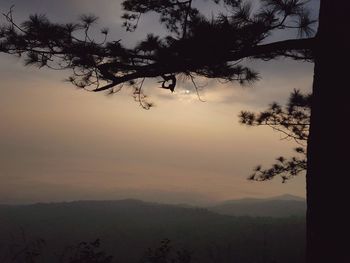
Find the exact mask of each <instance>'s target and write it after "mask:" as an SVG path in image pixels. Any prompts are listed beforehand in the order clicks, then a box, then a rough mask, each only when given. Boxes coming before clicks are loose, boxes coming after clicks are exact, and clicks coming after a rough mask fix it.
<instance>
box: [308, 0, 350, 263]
mask: <svg viewBox="0 0 350 263" xmlns="http://www.w3.org/2000/svg"><path fill="white" fill-rule="evenodd" d="M349 2H350V1H349V0H339V1H331V0H321V7H320V16H319V22H320V23H319V30H318V33H317V40H316V41H317V46H316V49H315V71H314V85H313V99H312V110H311V126H310V135H309V141H308V171H307V205H308V208H307V253H306V255H307V256H306V258H307V263H316V262H317V263H325V262H327V263H332V262H334V263H343V262H344V263H349V262H350V231H349V225H350V219H349V216H348V215H347V214H349V213H350V211H349V210H350V202H349V201H350V198H349V195H350V184H349V181H350V169H349V168H350V158H349V156H350V143H349V140H350V138H349V137H350V128H349V127H350V124H349V123H348V121H349V119H350V87H349V86H350V84H349V79H347V77H348V76H349V77H350V71H349V63H350V60H349V57H350V56H349V49H350V45H349V44H350V43H349V40H347V38H348V35H349V33H350V30H349V28H348V26H347V24H348V22H349V18H348V17H350V8H349V5H350V3H349Z"/></svg>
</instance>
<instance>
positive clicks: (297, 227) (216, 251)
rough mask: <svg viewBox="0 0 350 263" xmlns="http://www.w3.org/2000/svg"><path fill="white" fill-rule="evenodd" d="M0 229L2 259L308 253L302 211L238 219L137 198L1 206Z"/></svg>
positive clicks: (108, 260) (67, 261) (253, 257)
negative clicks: (287, 215) (293, 213)
mask: <svg viewBox="0 0 350 263" xmlns="http://www.w3.org/2000/svg"><path fill="white" fill-rule="evenodd" d="M0 233H1V234H0V261H1V263H8V262H16V263H17V262H18V263H19V262H21V263H22V262H23V263H41V262H43V263H55V262H57V263H81V262H83V263H117V262H121V263H129V262H130V263H133V262H142V263H189V262H191V263H195V262H198V263H199V262H200V263H209V262H210V263H226V262H230V263H234V262H239V263H272V262H277V263H294V262H298V263H299V262H304V257H305V217H303V216H291V217H285V218H273V217H248V216H239V217H236V216H227V215H219V214H216V213H214V212H210V211H208V210H207V209H203V208H188V207H181V206H174V205H160V204H153V203H145V202H141V201H136V200H124V201H85V202H72V203H55V204H36V205H27V206H0ZM82 241H85V242H82Z"/></svg>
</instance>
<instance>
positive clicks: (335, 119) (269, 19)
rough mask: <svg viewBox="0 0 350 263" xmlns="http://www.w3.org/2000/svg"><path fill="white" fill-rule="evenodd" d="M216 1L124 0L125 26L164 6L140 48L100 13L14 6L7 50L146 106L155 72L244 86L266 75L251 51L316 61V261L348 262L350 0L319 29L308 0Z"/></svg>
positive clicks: (327, 6)
mask: <svg viewBox="0 0 350 263" xmlns="http://www.w3.org/2000/svg"><path fill="white" fill-rule="evenodd" d="M211 2H212V3H215V4H218V5H219V4H221V5H224V6H225V8H224V9H223V11H222V12H220V13H219V14H218V15H216V16H214V15H212V17H211V18H206V17H205V16H204V15H203V14H201V13H200V10H199V9H198V8H196V7H195V6H194V1H193V0H183V1H182V0H162V1H160V0H148V1H142V0H125V1H123V2H122V6H123V9H124V10H125V11H126V12H125V14H124V15H123V18H124V19H125V23H124V26H125V28H126V30H128V31H133V30H135V29H136V27H137V24H138V21H139V19H140V17H141V16H142V15H144V14H146V13H149V12H155V13H157V14H158V15H159V18H160V22H161V23H162V24H163V25H164V26H165V28H166V29H167V32H168V35H167V36H165V37H159V36H156V35H153V34H150V35H148V37H147V38H146V39H145V40H144V41H141V42H140V43H139V44H138V45H137V46H135V47H134V48H126V47H124V46H123V45H122V44H121V40H118V41H107V35H108V30H107V29H103V30H102V31H101V33H102V35H103V39H102V40H101V41H100V42H98V41H97V40H95V39H94V38H93V37H92V36H91V34H90V28H91V26H92V25H93V24H94V23H95V22H96V21H97V18H96V17H94V16H82V17H81V19H80V22H79V23H73V24H72V23H71V24H57V23H52V22H50V21H49V20H48V19H47V18H46V17H45V16H40V15H33V16H30V18H29V20H27V21H25V22H24V23H22V24H20V25H18V24H16V23H15V21H14V20H13V16H12V10H10V11H9V12H8V13H5V14H4V15H5V17H6V19H7V21H8V23H7V24H6V25H4V26H3V27H2V28H1V30H0V51H2V52H5V53H9V54H15V55H19V56H24V57H25V62H26V64H28V65H29V64H34V65H37V66H39V67H50V68H56V69H72V72H73V74H72V76H71V77H70V78H69V81H71V82H72V83H73V84H75V85H76V86H78V87H80V88H84V89H87V90H90V91H94V92H99V91H104V90H108V91H109V92H110V93H115V92H117V91H118V90H120V89H121V88H122V87H123V85H125V84H127V85H129V86H131V87H132V88H133V89H134V97H135V99H136V100H137V101H138V102H139V103H140V105H141V106H142V107H144V108H145V109H149V108H150V107H151V106H152V104H151V103H149V102H147V101H146V96H145V95H144V94H143V91H142V88H143V83H144V80H145V79H146V78H158V80H159V81H160V83H162V84H161V88H164V89H169V90H171V91H173V90H174V89H175V86H176V79H177V77H178V76H179V75H183V76H185V77H187V78H188V79H190V80H191V81H192V83H193V84H194V86H195V87H196V84H195V77H197V76H203V77H207V78H216V79H221V80H225V81H238V82H239V83H241V84H245V83H250V82H252V81H255V80H257V79H259V75H258V73H257V72H255V71H253V70H252V69H250V68H249V67H247V66H245V64H243V63H242V62H245V59H246V58H249V59H260V60H271V59H274V58H277V57H288V58H292V59H295V60H305V61H314V63H315V74H314V85H313V98H312V104H311V117H310V118H311V121H310V130H309V131H310V134H309V136H308V146H307V203H308V210H307V244H308V245H307V246H308V247H307V260H308V262H349V257H350V255H349V254H348V253H347V250H346V248H347V247H346V243H343V242H341V241H339V240H340V239H341V237H343V238H347V237H348V234H349V232H348V228H347V225H348V224H347V221H348V219H349V218H348V216H346V215H342V216H341V217H340V216H338V215H339V214H340V213H341V212H342V210H343V209H344V207H346V200H347V187H346V186H347V184H346V183H347V180H348V179H347V176H346V174H347V173H348V167H347V154H345V155H344V154H341V153H340V151H341V150H346V151H348V148H349V147H348V146H349V142H348V141H349V140H348V139H347V137H348V134H349V128H347V127H346V126H345V125H344V121H345V120H346V119H347V118H348V116H349V115H350V112H349V111H350V110H349V107H347V106H346V105H347V103H348V100H349V97H350V96H349V95H350V94H349V92H350V91H349V89H346V88H345V87H346V85H347V84H348V83H347V82H346V81H347V80H346V77H345V76H346V74H347V71H346V67H341V66H340V63H341V62H342V61H343V60H345V59H346V58H348V57H349V56H348V55H349V49H348V45H349V42H348V40H346V34H345V32H346V29H347V27H346V24H347V22H348V18H347V16H348V14H347V10H348V7H349V2H348V1H345V0H340V1H337V2H336V3H335V2H334V1H326V0H321V4H320V16H319V26H318V30H317V34H316V36H313V25H314V24H315V22H316V21H315V20H314V19H312V18H310V12H309V11H308V9H307V8H306V2H305V1H303V0H260V1H258V5H257V6H253V5H252V4H249V3H248V2H247V1H241V0H212V1H211ZM292 29H295V30H297V32H298V37H296V38H293V39H288V40H283V41H275V42H269V36H271V34H272V33H274V32H276V31H278V30H292ZM81 32H82V33H83V34H81ZM81 35H82V36H83V37H79V36H81ZM330 122H331V123H330ZM330 176H334V177H335V179H333V180H330V179H329V178H330ZM338 178H339V179H338ZM337 179H338V180H337ZM329 192H332V194H327V193H329Z"/></svg>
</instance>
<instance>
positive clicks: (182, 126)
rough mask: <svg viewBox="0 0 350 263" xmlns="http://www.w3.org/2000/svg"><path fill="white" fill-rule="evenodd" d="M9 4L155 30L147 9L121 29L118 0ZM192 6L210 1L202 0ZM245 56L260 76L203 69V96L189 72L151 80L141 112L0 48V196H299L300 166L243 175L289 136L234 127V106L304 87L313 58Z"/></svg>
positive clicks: (288, 149)
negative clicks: (251, 78) (210, 75)
mask: <svg viewBox="0 0 350 263" xmlns="http://www.w3.org/2000/svg"><path fill="white" fill-rule="evenodd" d="M12 4H15V18H16V19H18V21H21V20H23V18H25V17H27V16H28V15H29V14H33V13H43V14H46V15H47V16H48V17H49V18H50V19H51V20H52V21H56V22H68V21H71V22H74V21H76V20H77V18H78V17H79V15H81V14H89V13H93V14H95V15H97V16H98V17H100V19H99V24H98V25H97V27H99V26H100V27H105V26H107V27H109V29H110V32H111V36H110V38H111V39H117V40H118V39H122V43H123V44H125V45H133V44H135V43H136V42H137V41H138V40H140V39H142V38H143V37H144V36H145V35H146V34H147V33H148V32H161V30H162V28H161V26H160V25H159V24H158V22H157V18H155V17H154V16H148V17H143V18H142V20H141V21H142V22H141V23H140V27H139V28H138V30H137V31H136V32H133V33H126V32H124V31H125V30H124V29H123V28H121V23H122V21H121V19H120V15H121V10H120V1H115V0H99V1H93V0H61V1H54V0H45V1H44V0H9V1H7V0H0V10H1V11H2V12H3V11H6V10H8V9H9V7H10V6H11V5H12ZM197 4H199V5H200V4H201V5H202V7H203V8H207V9H208V10H209V6H208V3H206V2H205V1H204V4H205V5H206V6H204V4H203V3H202V2H201V1H199V0H197ZM1 19H2V20H1ZM1 19H0V21H1V23H2V22H4V19H3V18H1ZM284 37H285V36H284ZM287 37H288V36H287ZM250 63H251V65H252V68H254V69H256V70H258V71H259V72H260V74H261V77H262V79H261V80H260V81H258V82H256V83H254V84H253V85H251V86H245V87H241V86H239V85H238V84H236V83H229V84H221V83H219V82H217V81H215V80H205V79H199V80H198V82H199V84H200V85H203V86H205V87H204V88H203V89H202V90H201V91H200V94H201V97H202V98H203V99H204V100H205V102H201V101H199V100H198V97H197V96H196V94H195V92H194V90H193V87H192V86H191V85H190V83H188V82H184V81H182V82H181V81H180V83H179V84H178V87H177V89H176V92H175V93H173V94H172V93H171V92H169V91H168V90H162V89H159V88H158V86H159V84H157V82H156V81H152V80H149V81H147V82H146V83H145V86H144V89H145V92H146V94H147V95H148V96H149V97H150V99H149V100H151V101H152V102H154V103H155V105H156V106H155V107H154V108H152V109H151V110H149V111H146V110H144V109H142V108H141V107H139V105H138V104H137V103H136V102H134V100H133V98H132V96H131V90H128V89H125V90H122V92H120V93H118V94H115V95H113V96H107V95H106V94H105V93H98V94H96V93H90V92H86V91H82V90H79V89H77V88H75V87H74V86H72V85H71V84H70V83H67V82H65V81H64V79H65V78H67V77H68V76H69V72H57V71H50V70H47V69H37V68H34V67H24V66H23V61H22V60H21V59H20V58H16V57H12V56H9V55H6V54H0V78H1V82H0V203H10V204H16V203H33V202H59V201H70V200H103V199H124V198H137V199H143V200H146V201H157V202H163V203H190V204H195V205H203V204H208V203H212V202H218V201H222V200H228V199H237V198H244V197H257V198H265V197H271V196H276V195H281V194H287V193H288V194H293V195H298V196H305V176H304V175H300V176H298V177H296V178H294V179H292V180H290V181H288V182H287V183H284V184H282V183H281V180H280V178H276V179H274V180H272V181H268V182H251V181H248V180H247V177H248V175H250V174H251V172H252V169H253V168H254V167H255V166H256V165H258V164H262V165H264V166H265V167H268V166H269V165H270V164H272V163H273V162H274V159H275V158H276V157H278V156H281V155H285V156H290V155H291V154H292V153H293V151H292V150H293V147H296V145H295V143H293V142H292V141H286V140H281V137H280V135H279V134H278V133H277V132H274V131H272V130H271V129H269V128H268V127H245V126H242V125H241V124H239V122H238V114H239V112H240V111H241V110H252V111H259V110H264V109H265V108H266V107H267V106H268V104H270V103H271V102H273V101H277V102H280V103H281V104H283V103H285V102H286V101H287V99H288V96H289V94H290V92H291V91H293V89H300V90H302V91H306V92H309V91H310V90H311V85H312V72H313V64H311V63H305V62H295V61H291V60H288V59H280V60H275V61H270V62H254V61H251V62H250Z"/></svg>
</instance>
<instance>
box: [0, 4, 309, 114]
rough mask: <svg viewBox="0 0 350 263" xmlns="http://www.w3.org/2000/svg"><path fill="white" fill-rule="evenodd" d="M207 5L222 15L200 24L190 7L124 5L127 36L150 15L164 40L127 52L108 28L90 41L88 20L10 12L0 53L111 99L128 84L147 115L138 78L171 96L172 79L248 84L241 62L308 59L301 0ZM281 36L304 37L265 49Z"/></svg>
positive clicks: (91, 19) (250, 76)
mask: <svg viewBox="0 0 350 263" xmlns="http://www.w3.org/2000/svg"><path fill="white" fill-rule="evenodd" d="M212 3H214V4H216V5H218V6H219V7H221V9H222V12H220V13H219V14H218V15H217V16H215V17H214V16H213V17H211V18H207V17H205V16H204V15H203V14H202V13H201V12H200V9H199V8H196V7H194V5H193V1H192V0H186V1H178V0H165V1H163V0H162V1H159V0H148V1H141V0H125V1H123V3H122V7H123V8H124V10H125V13H124V14H123V16H122V17H123V19H124V20H125V22H124V26H125V28H126V30H128V31H134V30H136V27H137V23H138V20H139V19H140V17H141V15H143V14H146V13H149V12H155V13H157V14H158V15H159V18H160V22H161V23H162V24H163V25H164V26H165V28H166V29H167V32H168V34H167V35H166V36H165V37H160V36H156V35H153V34H149V35H148V36H147V37H146V39H144V40H143V41H141V42H140V43H138V44H137V45H136V46H135V47H133V48H127V47H124V46H123V45H122V43H121V42H122V41H121V40H117V41H109V40H108V29H102V30H101V35H102V38H101V40H100V41H98V40H96V39H95V38H94V37H92V36H91V33H90V29H91V27H92V26H93V25H94V24H95V23H96V21H97V17H95V16H92V15H84V16H81V18H80V21H79V22H77V23H67V24H58V23H53V22H51V21H50V20H49V19H48V18H47V17H46V16H44V15H31V16H30V17H29V19H28V20H26V21H24V22H23V23H21V24H17V23H16V21H14V19H13V10H12V8H11V9H10V11H9V12H8V13H4V16H5V18H6V19H7V23H6V24H4V25H2V26H1V28H0V52H5V53H8V54H14V55H18V56H23V57H24V60H25V64H26V65H35V66H38V67H49V68H52V69H71V70H72V72H73V74H72V76H71V77H69V78H68V80H69V81H70V82H72V83H73V84H74V85H75V86H77V87H79V88H84V89H87V90H90V91H96V92H97V91H103V90H108V91H109V92H110V93H115V92H117V91H119V90H120V89H121V88H122V87H123V85H124V84H127V85H129V86H132V87H133V89H134V97H135V100H137V101H138V102H139V103H140V105H141V106H142V107H144V108H146V109H149V108H150V107H151V106H152V104H150V103H148V102H147V101H146V100H145V99H146V97H145V96H144V95H143V92H142V86H143V83H144V80H145V78H158V79H160V81H159V82H160V83H162V85H161V88H165V89H169V90H171V91H174V89H175V86H176V79H177V76H178V75H185V76H187V77H188V78H190V79H191V81H192V83H193V84H194V86H195V88H196V85H195V82H194V78H195V77H196V76H204V77H207V78H216V79H221V80H225V81H238V82H239V83H240V84H247V83H251V82H252V81H255V80H257V79H259V75H258V73H257V72H255V71H254V70H252V69H251V68H249V67H247V66H245V65H244V64H242V62H243V60H244V59H245V58H252V59H263V60H269V59H273V58H276V57H278V56H287V57H292V58H294V59H303V60H312V46H313V40H314V39H313V38H312V37H310V36H311V35H312V34H313V27H312V25H313V24H314V23H315V20H313V19H311V18H310V15H309V12H308V11H307V10H306V7H305V4H306V2H304V1H303V0H260V1H259V2H258V7H256V6H252V5H251V4H250V3H249V2H247V1H240V0H221V1H220V0H212ZM222 7H225V8H222ZM282 29H295V30H297V31H298V32H299V37H302V36H307V37H309V38H296V39H292V40H286V41H280V42H274V43H269V44H266V41H267V40H268V37H269V36H270V35H271V34H272V33H273V32H275V31H278V30H282Z"/></svg>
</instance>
